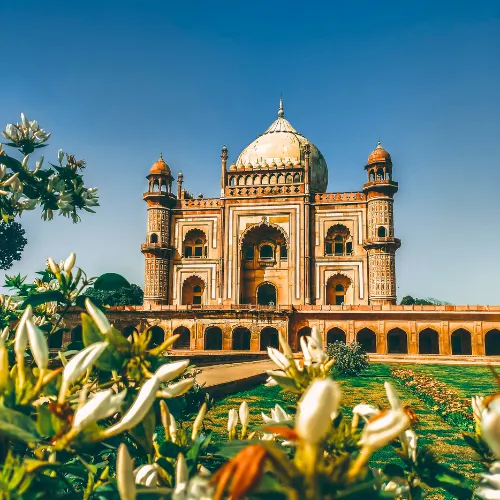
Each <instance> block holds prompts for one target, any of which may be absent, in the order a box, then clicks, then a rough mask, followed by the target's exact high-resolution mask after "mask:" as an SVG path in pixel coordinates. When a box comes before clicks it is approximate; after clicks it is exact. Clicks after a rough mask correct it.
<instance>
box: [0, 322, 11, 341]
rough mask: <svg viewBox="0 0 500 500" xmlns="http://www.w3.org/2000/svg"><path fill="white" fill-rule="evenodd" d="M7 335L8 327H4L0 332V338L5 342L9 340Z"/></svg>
mask: <svg viewBox="0 0 500 500" xmlns="http://www.w3.org/2000/svg"><path fill="white" fill-rule="evenodd" d="M9 333H10V330H9V327H8V326H6V327H5V328H4V329H3V330H2V333H1V334H0V338H1V339H2V340H3V341H4V342H6V341H7V340H9Z"/></svg>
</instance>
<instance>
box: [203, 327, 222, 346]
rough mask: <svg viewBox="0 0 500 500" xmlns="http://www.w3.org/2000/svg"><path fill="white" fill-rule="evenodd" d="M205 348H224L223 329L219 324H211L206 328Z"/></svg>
mask: <svg viewBox="0 0 500 500" xmlns="http://www.w3.org/2000/svg"><path fill="white" fill-rule="evenodd" d="M205 350H207V351H220V350H222V330H221V329H220V328H219V327H218V326H209V327H208V328H207V329H206V330H205Z"/></svg>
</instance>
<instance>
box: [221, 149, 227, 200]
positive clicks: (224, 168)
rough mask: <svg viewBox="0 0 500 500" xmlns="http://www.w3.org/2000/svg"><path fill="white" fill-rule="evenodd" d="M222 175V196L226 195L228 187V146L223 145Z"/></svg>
mask: <svg viewBox="0 0 500 500" xmlns="http://www.w3.org/2000/svg"><path fill="white" fill-rule="evenodd" d="M220 159H221V169H222V171H221V177H220V195H221V198H222V197H223V196H224V189H225V188H226V177H227V173H226V172H227V148H226V146H222V150H221V155H220Z"/></svg>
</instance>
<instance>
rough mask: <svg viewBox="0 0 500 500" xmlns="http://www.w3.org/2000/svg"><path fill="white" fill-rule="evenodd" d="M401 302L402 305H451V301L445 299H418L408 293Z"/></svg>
mask: <svg viewBox="0 0 500 500" xmlns="http://www.w3.org/2000/svg"><path fill="white" fill-rule="evenodd" d="M400 304H401V305H402V306H413V305H415V306H442V305H450V303H449V302H445V301H444V300H439V299H433V298H431V297H428V298H426V299H418V298H413V297H412V296H411V295H406V296H405V297H403V298H402V299H401V302H400Z"/></svg>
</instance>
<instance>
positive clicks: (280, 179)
mask: <svg viewBox="0 0 500 500" xmlns="http://www.w3.org/2000/svg"><path fill="white" fill-rule="evenodd" d="M278 184H285V176H284V175H283V174H280V175H278Z"/></svg>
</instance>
